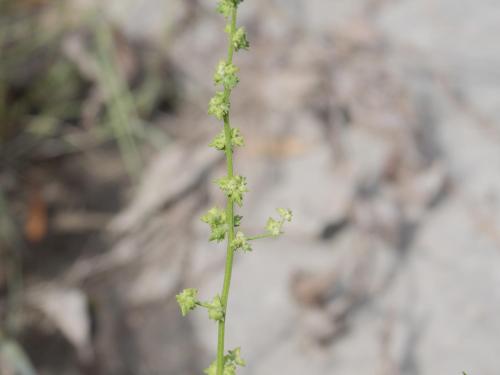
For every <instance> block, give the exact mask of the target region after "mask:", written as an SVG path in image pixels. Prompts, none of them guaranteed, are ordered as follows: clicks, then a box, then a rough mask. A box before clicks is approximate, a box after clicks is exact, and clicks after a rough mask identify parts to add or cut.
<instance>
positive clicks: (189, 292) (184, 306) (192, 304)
mask: <svg viewBox="0 0 500 375" xmlns="http://www.w3.org/2000/svg"><path fill="white" fill-rule="evenodd" d="M197 297H198V291H197V290H196V289H193V288H190V289H184V290H183V291H182V292H181V293H179V294H178V295H177V296H175V298H176V299H177V303H178V304H179V307H180V308H181V314H182V316H186V315H187V313H188V312H190V311H191V310H194V309H195V308H196V305H197V303H198V300H197Z"/></svg>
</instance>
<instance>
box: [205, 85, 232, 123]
mask: <svg viewBox="0 0 500 375" xmlns="http://www.w3.org/2000/svg"><path fill="white" fill-rule="evenodd" d="M230 107H231V105H230V104H229V99H227V98H226V96H225V95H224V93H223V92H222V91H219V92H216V93H215V96H214V97H213V98H212V99H210V103H209V104H208V114H209V115H212V116H214V117H215V118H217V119H218V120H222V119H224V116H226V115H227V114H228V113H229V108H230Z"/></svg>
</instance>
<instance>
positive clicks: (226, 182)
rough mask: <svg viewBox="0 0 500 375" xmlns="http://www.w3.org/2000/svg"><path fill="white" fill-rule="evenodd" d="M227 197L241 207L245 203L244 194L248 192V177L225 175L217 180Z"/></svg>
mask: <svg viewBox="0 0 500 375" xmlns="http://www.w3.org/2000/svg"><path fill="white" fill-rule="evenodd" d="M216 183H217V185H219V187H220V189H221V190H222V191H223V192H224V194H226V197H228V198H229V199H232V200H233V201H234V203H236V204H237V205H238V206H240V207H241V205H242V204H243V194H245V193H246V192H248V189H247V179H246V177H243V176H232V177H223V178H220V179H218V180H217V181H216Z"/></svg>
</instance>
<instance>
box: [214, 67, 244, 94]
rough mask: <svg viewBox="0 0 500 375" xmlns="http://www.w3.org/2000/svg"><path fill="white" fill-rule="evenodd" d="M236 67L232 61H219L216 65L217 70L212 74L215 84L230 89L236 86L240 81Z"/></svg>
mask: <svg viewBox="0 0 500 375" xmlns="http://www.w3.org/2000/svg"><path fill="white" fill-rule="evenodd" d="M238 70H239V69H238V67H237V66H236V65H234V64H232V63H228V62H226V61H224V60H223V61H221V62H219V65H217V70H216V71H215V74H214V83H215V84H216V85H222V86H224V88H227V89H228V90H232V89H233V88H235V87H236V85H237V84H238V82H240V80H239V78H238V76H237V75H236V73H238Z"/></svg>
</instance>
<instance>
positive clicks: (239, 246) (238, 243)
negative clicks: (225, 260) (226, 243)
mask: <svg viewBox="0 0 500 375" xmlns="http://www.w3.org/2000/svg"><path fill="white" fill-rule="evenodd" d="M231 248H232V249H233V251H236V250H243V251H244V252H249V251H252V246H251V245H250V244H249V243H248V239H247V237H245V235H244V234H243V232H238V233H236V236H235V237H234V240H233V241H232V242H231Z"/></svg>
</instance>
